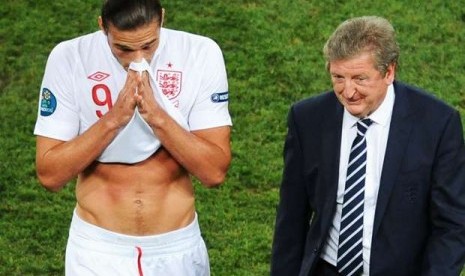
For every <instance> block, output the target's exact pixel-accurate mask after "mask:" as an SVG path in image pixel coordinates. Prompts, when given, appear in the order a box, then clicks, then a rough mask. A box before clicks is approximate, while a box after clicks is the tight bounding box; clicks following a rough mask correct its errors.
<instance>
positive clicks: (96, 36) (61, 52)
mask: <svg viewBox="0 0 465 276" xmlns="http://www.w3.org/2000/svg"><path fill="white" fill-rule="evenodd" d="M103 38H104V34H103V33H102V32H101V31H96V32H93V33H89V34H84V35H81V36H77V37H74V38H71V39H68V40H64V41H61V42H59V43H58V44H57V45H55V47H54V48H53V49H52V51H51V52H50V57H51V58H54V57H55V58H61V59H62V58H68V59H69V58H72V57H74V56H76V55H80V54H81V53H82V52H87V51H89V50H91V49H95V48H96V45H97V44H98V43H100V42H101V41H104V39H103Z"/></svg>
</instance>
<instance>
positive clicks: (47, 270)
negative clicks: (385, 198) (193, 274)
mask: <svg viewBox="0 0 465 276" xmlns="http://www.w3.org/2000/svg"><path fill="white" fill-rule="evenodd" d="M412 2H413V1H394V0H393V1H360V0H348V1H335V0H331V1H310V0H308V1H304V0H293V1H281V0H234V1H216V0H199V1H187V0H172V1H168V0H166V1H163V4H164V6H165V8H166V26H167V27H170V28H174V29H182V30H186V31H190V32H194V33H198V34H202V35H206V36H209V37H211V38H213V39H215V40H216V41H217V42H218V44H219V45H220V46H221V47H222V49H223V52H224V56H225V59H226V64H227V70H228V75H229V86H230V111H231V114H232V116H233V121H234V128H233V133H232V149H233V162H232V166H231V169H230V171H229V175H228V179H227V181H226V183H224V185H223V186H221V187H220V188H218V189H211V190H207V189H205V188H202V187H201V186H200V185H196V193H197V208H198V213H199V214H200V223H201V226H202V231H203V234H204V237H205V240H206V242H207V246H208V248H209V254H210V261H211V266H212V274H213V275H241V276H242V275H267V274H269V260H270V248H271V238H272V233H273V224H274V216H275V208H276V204H277V201H278V190H279V183H280V177H281V170H282V157H281V152H282V146H283V140H284V135H285V132H286V129H285V118H286V115H287V110H288V108H289V106H290V104H291V103H293V102H295V101H297V100H299V99H302V98H305V97H308V96H311V95H314V94H317V93H319V92H321V91H324V90H327V89H329V88H330V82H329V77H328V75H327V73H326V71H325V70H324V61H323V59H322V55H321V49H322V47H323V44H324V42H325V40H326V38H327V37H328V36H329V35H330V33H331V32H332V31H333V30H334V28H335V27H336V26H337V25H338V24H339V23H340V22H342V21H343V20H345V19H346V18H348V17H352V16H360V15H380V16H384V17H386V18H388V19H389V20H391V21H392V22H393V25H394V27H395V28H396V29H397V31H398V40H399V42H400V46H401V58H400V71H399V72H398V75H397V79H399V80H402V81H405V82H409V83H412V84H415V85H418V86H421V87H423V88H425V89H427V90H429V91H432V93H434V94H435V95H437V96H438V97H439V98H441V99H443V100H445V101H447V102H448V103H450V104H451V105H453V106H455V107H456V108H457V109H458V110H460V112H461V114H462V121H464V120H463V118H465V75H464V72H465V58H464V57H465V50H464V49H465V47H464V44H465V2H464V1H463V0H460V1H441V0H432V1H429V2H428V4H412ZM100 3H101V1H100V0H86V1H84V0H75V1H64V0H55V1H48V0H47V1H46V0H15V1H2V4H1V5H0V149H1V150H0V275H62V274H63V256H64V248H65V243H66V238H67V231H68V226H69V220H70V215H71V212H72V209H73V207H74V194H73V189H74V183H70V184H69V185H68V186H67V187H66V188H65V189H64V190H62V191H61V192H60V193H57V194H51V193H48V192H46V191H45V190H44V189H43V188H41V187H40V185H39V183H38V181H37V179H36V176H35V167H34V154H35V138H34V136H33V134H32V131H33V127H34V123H35V118H36V104H37V100H38V92H39V86H40V82H41V79H42V74H43V70H44V66H45V62H46V59H47V56H48V53H49V52H50V50H51V49H52V47H53V46H54V45H55V44H56V43H58V42H59V41H62V40H65V39H69V38H72V37H75V36H78V35H81V34H85V33H88V32H91V31H94V30H96V29H97V21H96V20H97V16H98V14H99V9H100ZM387 3H389V4H387ZM462 274H463V275H465V274H464V273H462Z"/></svg>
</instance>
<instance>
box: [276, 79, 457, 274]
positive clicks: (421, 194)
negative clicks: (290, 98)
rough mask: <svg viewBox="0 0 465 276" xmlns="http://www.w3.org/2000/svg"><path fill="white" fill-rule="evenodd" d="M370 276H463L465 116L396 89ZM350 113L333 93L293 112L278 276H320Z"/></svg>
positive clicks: (411, 91)
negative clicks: (464, 125) (345, 120)
mask: <svg viewBox="0 0 465 276" xmlns="http://www.w3.org/2000/svg"><path fill="white" fill-rule="evenodd" d="M394 89H395V95H396V97H395V102H394V109H393V114H392V119H391V126H390V132H389V136H388V144H387V148H386V154H385V159H384V165H383V170H382V175H381V183H380V187H379V194H378V201H377V206H376V211H375V219H374V229H373V238H372V248H371V256H370V275H389V276H392V275H395V276H401V275H409V276H412V275H413V276H416V275H440V276H444V275H454V276H455V275H459V274H460V270H461V269H462V266H463V263H464V258H465V148H464V140H463V132H462V125H461V120H460V115H459V113H458V112H457V111H456V110H454V109H453V108H451V107H449V106H447V105H446V104H444V103H442V102H441V101H439V100H437V99H435V98H433V97H432V96H429V95H427V94H426V93H424V92H422V91H420V90H419V89H417V88H413V87H410V86H407V85H405V84H402V83H400V82H397V81H396V82H394ZM342 117H343V106H342V105H341V104H340V103H339V101H338V100H337V98H336V96H335V95H334V93H333V92H327V93H325V94H322V95H319V96H316V97H313V98H310V99H306V100H303V101H301V102H298V103H296V104H295V105H293V106H292V108H291V110H290V112H289V117H288V134H287V137H286V142H285V146H284V163H285V164H284V165H285V166H284V173H283V179H282V184H281V190H280V202H279V206H278V210H277V218H276V228H275V234H274V241H273V251H272V265H271V275H273V276H280V275H291V276H292V275H313V273H312V271H313V269H314V267H315V264H316V261H317V260H318V258H319V255H320V253H321V250H322V247H323V246H324V244H325V240H326V239H327V235H328V230H329V227H330V224H331V222H332V219H333V216H334V213H335V208H336V193H337V186H338V177H339V176H338V172H339V152H340V142H341V141H340V140H341V129H342Z"/></svg>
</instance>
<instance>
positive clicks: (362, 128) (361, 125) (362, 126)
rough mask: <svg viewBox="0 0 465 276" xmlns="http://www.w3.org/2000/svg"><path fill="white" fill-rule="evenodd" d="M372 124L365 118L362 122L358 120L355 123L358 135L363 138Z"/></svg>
mask: <svg viewBox="0 0 465 276" xmlns="http://www.w3.org/2000/svg"><path fill="white" fill-rule="evenodd" d="M372 123H373V121H372V120H371V119H369V118H365V119H362V120H359V121H358V122H357V130H358V135H360V136H365V133H366V132H367V129H368V127H369V126H370V125H371V124H372Z"/></svg>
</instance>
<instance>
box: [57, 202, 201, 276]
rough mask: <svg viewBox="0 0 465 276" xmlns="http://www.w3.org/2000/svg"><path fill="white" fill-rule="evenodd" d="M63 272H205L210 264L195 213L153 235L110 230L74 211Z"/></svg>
mask: <svg viewBox="0 0 465 276" xmlns="http://www.w3.org/2000/svg"><path fill="white" fill-rule="evenodd" d="M65 266H66V275H68V276H74V275H76V276H86V275H99V276H100V275H111V276H116V275H124V276H132V275H134V276H142V275H143V276H150V275H156V276H161V275H166V276H184V275H186V276H207V275H210V265H209V261H208V253H207V248H206V246H205V243H204V241H203V239H202V237H201V235H200V228H199V224H198V221H197V214H196V216H195V219H194V221H193V222H192V223H191V224H190V225H188V226H186V227H184V228H181V229H178V230H175V231H172V232H168V233H164V234H160V235H153V236H142V237H139V236H129V235H123V234H118V233H114V232H111V231H108V230H105V229H103V228H100V227H98V226H95V225H93V224H90V223H87V222H85V221H83V220H82V219H80V218H79V217H78V216H77V214H76V211H74V214H73V219H72V221H71V227H70V231H69V238H68V245H67V247H66V265H65Z"/></svg>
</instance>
